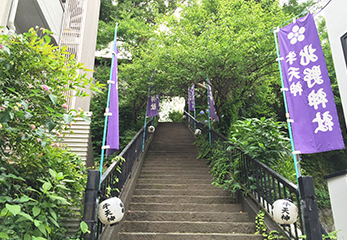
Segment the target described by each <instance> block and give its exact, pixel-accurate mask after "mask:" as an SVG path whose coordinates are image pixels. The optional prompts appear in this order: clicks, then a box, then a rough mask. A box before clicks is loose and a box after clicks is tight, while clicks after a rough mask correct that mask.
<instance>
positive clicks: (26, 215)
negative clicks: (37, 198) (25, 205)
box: [18, 212, 34, 221]
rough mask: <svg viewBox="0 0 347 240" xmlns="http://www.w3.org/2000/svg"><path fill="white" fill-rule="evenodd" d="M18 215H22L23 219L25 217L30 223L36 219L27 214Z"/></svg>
mask: <svg viewBox="0 0 347 240" xmlns="http://www.w3.org/2000/svg"><path fill="white" fill-rule="evenodd" d="M18 215H21V216H22V217H25V218H26V219H28V220H30V221H34V219H33V218H32V217H31V216H30V215H29V214H27V213H25V212H20V213H18Z"/></svg>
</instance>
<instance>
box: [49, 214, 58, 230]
mask: <svg viewBox="0 0 347 240" xmlns="http://www.w3.org/2000/svg"><path fill="white" fill-rule="evenodd" d="M48 218H49V220H51V222H52V223H53V224H54V225H55V226H57V227H60V226H59V224H58V223H57V221H56V220H54V218H52V217H50V216H48Z"/></svg>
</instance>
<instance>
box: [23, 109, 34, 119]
mask: <svg viewBox="0 0 347 240" xmlns="http://www.w3.org/2000/svg"><path fill="white" fill-rule="evenodd" d="M32 116H33V115H32V114H31V113H29V112H27V111H25V112H24V119H25V120H27V119H29V118H31V117H32Z"/></svg>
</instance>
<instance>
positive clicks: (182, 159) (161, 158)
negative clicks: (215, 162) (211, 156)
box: [144, 154, 206, 164]
mask: <svg viewBox="0 0 347 240" xmlns="http://www.w3.org/2000/svg"><path fill="white" fill-rule="evenodd" d="M154 161H162V162H167V161H170V162H187V161H189V162H197V163H204V164H206V160H205V159H196V157H194V158H193V157H191V158H187V157H177V156H176V155H175V154H173V155H170V156H152V157H149V156H148V155H146V159H145V161H144V163H146V162H154Z"/></svg>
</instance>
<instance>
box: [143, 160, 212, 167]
mask: <svg viewBox="0 0 347 240" xmlns="http://www.w3.org/2000/svg"><path fill="white" fill-rule="evenodd" d="M143 167H191V168H193V167H198V168H199V167H203V168H208V165H207V164H206V163H203V162H196V161H191V160H187V159H183V160H179V161H177V160H151V161H148V160H147V161H145V162H144V163H143Z"/></svg>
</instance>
